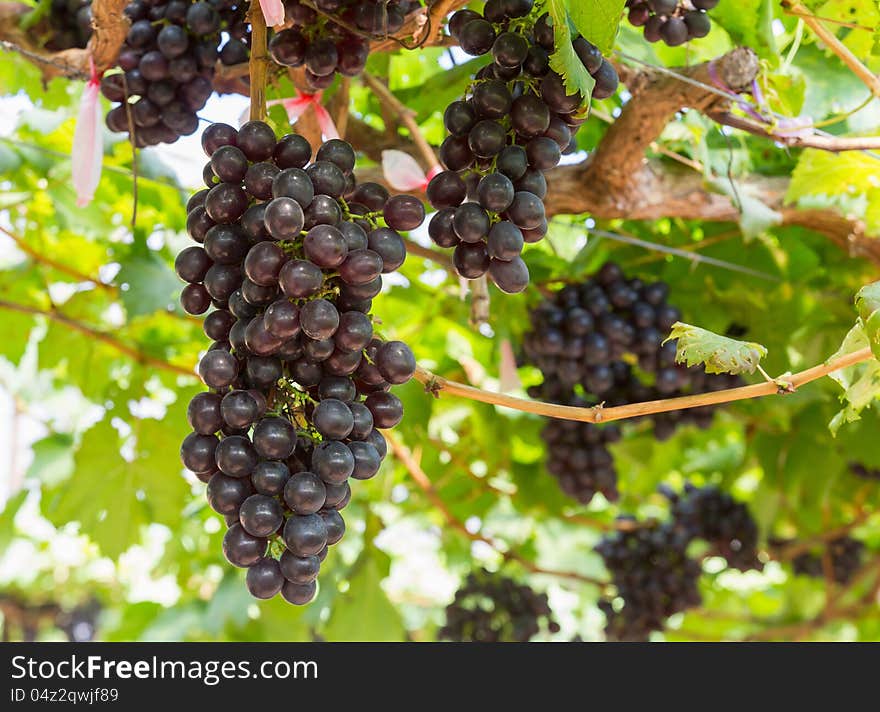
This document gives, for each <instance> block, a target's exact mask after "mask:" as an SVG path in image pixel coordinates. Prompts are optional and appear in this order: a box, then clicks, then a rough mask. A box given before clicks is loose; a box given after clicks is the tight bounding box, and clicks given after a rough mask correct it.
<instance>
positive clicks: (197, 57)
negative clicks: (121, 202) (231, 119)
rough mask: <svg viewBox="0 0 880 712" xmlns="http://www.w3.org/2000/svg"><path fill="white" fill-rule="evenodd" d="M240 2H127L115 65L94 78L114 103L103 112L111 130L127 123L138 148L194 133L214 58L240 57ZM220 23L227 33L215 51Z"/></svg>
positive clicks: (243, 51)
mask: <svg viewBox="0 0 880 712" xmlns="http://www.w3.org/2000/svg"><path fill="white" fill-rule="evenodd" d="M246 7H247V6H246V5H245V4H244V3H243V2H240V1H238V2H234V1H232V0H200V1H199V2H193V0H135V2H132V3H129V4H128V5H127V6H126V8H125V14H126V15H127V16H128V18H129V20H130V21H131V23H132V24H131V27H130V28H129V30H128V35H127V36H126V39H125V42H124V44H123V46H122V49H121V50H120V52H119V56H118V58H117V65H118V67H119V69H120V70H121V71H120V72H116V73H112V74H107V75H105V76H104V78H103V79H102V80H101V91H102V93H103V94H104V96H105V97H106V98H107V99H109V100H110V101H113V102H118V105H117V106H115V107H114V108H113V109H111V110H110V111H109V113H108V114H107V126H108V127H109V128H110V130H111V131H116V132H120V133H127V132H129V129H130V126H133V127H134V137H135V141H136V143H137V145H138V146H141V147H143V146H154V145H156V144H158V143H173V142H174V141H176V140H177V139H178V138H179V137H180V136H188V135H190V134H192V133H195V131H196V130H197V129H198V127H199V118H198V116H197V112H198V111H200V110H201V109H202V108H203V107H204V106H205V103H206V102H207V101H208V98H209V97H210V96H211V93H212V92H213V90H214V89H213V84H212V80H213V76H214V68H215V65H216V63H217V60H218V58H220V59H221V61H223V62H224V63H226V64H237V63H239V62H242V61H247V58H248V49H247V44H246V38H247V33H248V25H247V23H246V22H245V19H244V12H245V11H246ZM221 30H222V31H223V32H224V33H226V34H227V35H228V37H227V41H226V43H225V44H224V45H223V47H222V49H220V50H219V51H218V47H219V46H220V42H221V34H220V33H221ZM129 113H130V114H131V116H130V117H129Z"/></svg>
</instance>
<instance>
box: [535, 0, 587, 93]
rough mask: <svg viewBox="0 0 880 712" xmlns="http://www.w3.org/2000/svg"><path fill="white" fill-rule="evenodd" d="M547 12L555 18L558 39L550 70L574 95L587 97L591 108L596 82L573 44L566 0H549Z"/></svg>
mask: <svg viewBox="0 0 880 712" xmlns="http://www.w3.org/2000/svg"><path fill="white" fill-rule="evenodd" d="M547 10H548V11H549V12H550V16H551V17H552V18H553V28H554V30H555V39H556V48H555V51H554V52H553V54H552V55H550V68H551V69H552V70H553V71H554V72H556V73H557V74H560V75H561V76H562V78H563V79H564V80H565V87H566V89H567V90H568V91H570V92H571V93H572V94H574V93H575V92H580V93H581V95H582V96H584V97H585V99H584V102H585V107H589V104H590V97H591V96H592V95H593V87H594V86H595V85H596V80H595V79H593V77H591V76H590V73H589V72H588V71H587V68H586V67H585V66H584V63H583V62H581V60H580V58H579V57H578V56H577V54H576V53H575V51H574V47H573V46H572V44H571V42H572V36H571V21H570V18H569V14H568V9H567V7H566V3H565V0H549V1H548V3H547Z"/></svg>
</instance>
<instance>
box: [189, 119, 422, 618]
mask: <svg viewBox="0 0 880 712" xmlns="http://www.w3.org/2000/svg"><path fill="white" fill-rule="evenodd" d="M202 143H203V146H204V148H205V152H206V153H207V154H208V155H209V156H210V161H209V163H208V164H207V166H206V167H205V180H206V183H207V184H208V186H209V187H208V188H206V189H204V190H202V191H200V192H198V193H196V194H195V195H194V196H193V197H192V198H191V199H190V201H189V204H188V206H187V208H188V211H189V217H188V220H187V227H188V231H189V234H190V236H191V237H192V238H193V240H194V241H195V242H197V243H198V244H197V245H195V246H192V247H188V248H186V249H185V250H184V251H183V252H181V253H180V255H179V256H178V258H177V261H176V269H177V273H178V275H179V276H180V277H181V279H183V280H184V281H186V282H188V285H187V286H186V287H185V288H184V290H183V293H182V295H181V303H182V305H183V307H184V309H185V310H186V311H187V312H189V313H190V314H202V313H205V312H207V311H208V310H209V309H210V308H211V307H212V306H213V307H214V309H213V310H212V311H210V313H208V314H207V316H206V317H205V321H204V331H205V334H206V335H207V337H208V338H209V339H211V340H213V342H214V343H213V344H212V345H211V347H210V350H209V351H208V352H207V353H206V354H205V355H204V357H203V358H202V360H201V362H200V363H199V374H200V375H201V377H202V380H203V381H204V382H205V384H206V385H207V386H208V388H209V389H210V390H209V391H208V392H206V393H201V394H199V395H197V396H196V397H195V398H194V399H193V400H192V402H191V403H190V406H189V414H188V415H189V422H190V425H191V427H192V429H193V432H192V433H191V434H190V435H188V436H187V437H186V439H185V440H184V442H183V445H182V447H181V457H182V459H183V463H184V465H185V466H186V467H187V468H188V469H189V470H191V471H193V472H195V473H196V474H197V475H198V477H199V478H200V479H201V480H203V481H205V482H207V484H208V488H207V496H208V502H209V503H210V505H211V507H212V508H213V509H214V510H215V511H217V512H218V513H220V514H222V515H224V516H225V517H226V521H227V524H228V526H229V529H228V531H227V533H226V536H225V538H224V541H223V551H224V553H225V555H226V558H227V559H228V560H229V561H230V563H232V564H234V565H235V566H240V567H246V568H247V569H248V573H247V584H248V588H249V590H250V592H251V593H252V594H253V595H254V596H256V597H258V598H270V597H272V596H274V595H275V594H277V593H278V592H279V591H280V592H281V594H282V596H284V598H285V599H287V600H288V601H290V602H291V603H297V604H302V603H307V602H308V601H309V600H311V599H312V597H313V596H314V594H315V589H316V583H315V579H316V577H317V575H318V569H319V567H320V563H321V561H322V560H323V558H324V557H325V556H326V554H327V547H328V546H329V545H332V544H335V543H336V542H338V541H339V540H340V538H341V537H342V535H343V532H344V529H345V524H344V522H343V520H342V517H341V515H340V514H339V511H340V510H341V509H342V508H343V507H345V506H346V504H348V501H349V497H350V494H351V492H350V489H349V480H350V479H356V480H365V479H369V478H371V477H373V476H374V475H375V474H376V473H377V472H378V470H379V466H380V464H381V462H382V460H383V458H384V457H385V454H386V443H385V439H384V438H383V436H382V434H381V433H380V432H379V430H380V429H383V428H392V427H394V426H395V425H397V423H398V422H399V421H400V419H401V417H402V415H403V407H402V404H401V402H400V400H399V399H398V398H397V397H396V396H394V395H393V394H392V393H391V392H390V391H389V389H390V387H391V386H392V385H396V384H401V383H405V382H406V381H408V380H409V379H410V377H411V376H412V374H413V371H414V369H415V359H414V358H413V354H412V352H411V351H410V349H409V348H408V347H407V346H406V345H405V344H403V343H402V342H399V341H387V342H385V341H382V340H380V339H378V338H376V336H375V335H374V332H373V321H372V318H371V316H370V311H371V306H372V298H373V297H375V296H376V295H377V294H378V293H379V291H380V289H381V288H382V274H383V273H387V272H391V271H392V270H395V269H397V268H398V267H399V266H400V265H401V264H402V263H403V261H404V259H405V256H406V249H405V246H404V242H403V239H402V237H401V235H400V234H399V232H398V230H411V229H414V228H416V227H418V226H419V225H420V224H421V223H422V222H423V220H424V217H425V212H424V208H423V206H422V204H421V203H420V202H419V201H418V200H416V199H415V198H412V197H409V196H395V197H393V198H389V197H388V193H387V192H386V191H385V190H384V189H383V188H382V187H381V186H379V185H376V184H371V183H364V184H361V185H356V182H355V179H354V174H353V169H354V165H355V152H354V150H353V149H352V147H351V146H350V145H349V144H347V143H345V142H344V141H341V140H338V139H334V140H331V141H328V142H326V143H325V144H323V145H322V146H321V147H320V148H319V149H318V151H317V153H316V155H315V157H314V161H313V160H312V147H311V146H310V145H309V143H308V141H306V140H305V139H304V138H303V137H301V136H298V135H294V134H291V135H288V136H285V137H284V138H282V139H280V140H278V141H276V138H275V135H274V133H273V131H272V129H271V128H270V127H269V126H268V125H267V124H265V123H262V122H258V121H251V122H249V123H247V124H245V125H244V126H242V127H241V128H240V129H238V130H235V129H234V128H232V127H231V126H227V125H225V124H214V125H213V126H211V127H209V128H208V129H207V130H206V131H205V133H204V135H203V139H202ZM343 196H345V199H344V200H343ZM382 216H384V217H382ZM382 221H384V224H383V222H382Z"/></svg>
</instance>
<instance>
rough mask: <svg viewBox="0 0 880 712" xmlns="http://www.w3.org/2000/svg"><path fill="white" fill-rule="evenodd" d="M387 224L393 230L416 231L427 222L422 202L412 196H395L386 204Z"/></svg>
mask: <svg viewBox="0 0 880 712" xmlns="http://www.w3.org/2000/svg"><path fill="white" fill-rule="evenodd" d="M384 213H385V222H386V223H387V224H388V227H390V228H391V229H392V230H399V231H404V232H405V231H408V230H415V229H416V228H417V227H419V226H420V225H421V224H422V223H423V222H424V221H425V207H424V205H422V201H421V200H418V199H417V198H414V197H413V196H411V195H395V196H394V197H393V198H390V199H389V200H388V202H387V203H385V210H384Z"/></svg>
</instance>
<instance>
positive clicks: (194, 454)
mask: <svg viewBox="0 0 880 712" xmlns="http://www.w3.org/2000/svg"><path fill="white" fill-rule="evenodd" d="M216 449H217V437H216V436H214V435H202V434H199V433H190V434H189V435H187V436H186V438H184V440H183V443H182V444H181V446H180V459H181V461H182V462H183V466H184V467H186V468H187V469H188V470H192V471H193V472H211V471H212V470H214V469H215V467H216V462H217V461H216V459H215V456H214V453H215V451H216Z"/></svg>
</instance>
